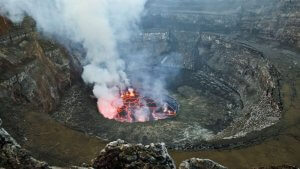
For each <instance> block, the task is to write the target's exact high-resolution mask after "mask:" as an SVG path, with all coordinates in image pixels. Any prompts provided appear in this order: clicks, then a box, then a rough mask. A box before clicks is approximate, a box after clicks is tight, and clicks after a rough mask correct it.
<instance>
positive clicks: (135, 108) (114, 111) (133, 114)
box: [98, 88, 176, 122]
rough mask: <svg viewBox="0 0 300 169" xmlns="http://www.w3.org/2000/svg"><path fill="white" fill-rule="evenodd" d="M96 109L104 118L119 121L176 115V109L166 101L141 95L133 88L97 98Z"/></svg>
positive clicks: (147, 119) (156, 118)
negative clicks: (111, 96)
mask: <svg viewBox="0 0 300 169" xmlns="http://www.w3.org/2000/svg"><path fill="white" fill-rule="evenodd" d="M98 110H99V112H100V113H101V114H102V115H103V116H104V117H105V118H108V119H115V120H117V121H120V122H146V121H150V120H160V119H166V118H169V117H173V116H176V110H175V109H174V108H172V107H171V106H170V105H169V104H168V103H167V102H161V101H158V100H156V101H155V100H154V99H152V98H150V97H147V96H141V95H140V94H139V93H138V92H137V91H136V90H135V89H133V88H128V89H127V90H125V91H121V92H120V94H119V95H118V96H115V97H114V98H111V99H103V98H101V99H98Z"/></svg>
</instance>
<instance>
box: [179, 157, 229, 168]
mask: <svg viewBox="0 0 300 169" xmlns="http://www.w3.org/2000/svg"><path fill="white" fill-rule="evenodd" d="M179 169H227V168H226V167H224V166H222V165H220V164H218V163H216V162H214V161H212V160H209V159H199V158H191V159H188V160H184V161H183V162H182V163H181V164H180V165H179Z"/></svg>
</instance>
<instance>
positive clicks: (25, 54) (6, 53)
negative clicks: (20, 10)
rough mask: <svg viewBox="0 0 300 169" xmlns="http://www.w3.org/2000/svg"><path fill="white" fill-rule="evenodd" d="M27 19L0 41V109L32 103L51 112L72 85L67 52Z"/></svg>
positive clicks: (15, 26)
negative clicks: (40, 33) (66, 89)
mask: <svg viewBox="0 0 300 169" xmlns="http://www.w3.org/2000/svg"><path fill="white" fill-rule="evenodd" d="M30 21H31V20H26V19H25V20H24V22H23V23H22V24H21V25H14V27H12V28H11V29H12V30H11V31H10V32H9V34H5V35H2V38H0V39H1V42H0V103H1V105H4V106H1V108H0V110H1V109H3V110H2V111H4V110H5V109H6V108H7V107H10V106H12V105H14V106H15V105H20V104H24V103H25V104H30V106H38V107H41V108H42V109H41V110H42V111H44V112H49V111H51V110H53V109H54V108H55V106H56V105H57V104H58V103H59V98H60V91H62V90H63V89H64V88H65V87H66V86H68V85H69V84H70V81H71V73H70V64H69V59H68V55H67V53H66V52H65V51H64V50H63V49H62V48H61V47H59V46H58V45H55V44H54V43H52V42H49V41H45V40H42V39H41V38H39V36H38V34H36V33H35V32H34V31H33V29H32V27H30V25H31V24H32V23H31V22H30Z"/></svg>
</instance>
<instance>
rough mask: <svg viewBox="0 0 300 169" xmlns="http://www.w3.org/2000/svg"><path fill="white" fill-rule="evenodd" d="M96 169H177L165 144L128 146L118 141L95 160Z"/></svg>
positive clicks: (106, 148) (109, 145)
mask: <svg viewBox="0 0 300 169" xmlns="http://www.w3.org/2000/svg"><path fill="white" fill-rule="evenodd" d="M93 168H95V169H110V168H114V169H129V168H130V169H151V168H153V169H154V168H155V169H175V168H176V167H175V164H174V161H173V159H172V158H171V157H170V155H169V154H168V151H167V149H166V146H165V144H164V143H156V144H153V143H151V144H150V145H146V146H144V145H142V144H128V143H126V142H125V141H123V140H117V141H114V142H111V143H109V144H107V146H106V147H105V148H104V149H103V150H102V151H101V152H100V155H99V156H98V157H97V158H96V159H94V162H93Z"/></svg>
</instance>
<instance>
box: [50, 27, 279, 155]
mask: <svg viewBox="0 0 300 169" xmlns="http://www.w3.org/2000/svg"><path fill="white" fill-rule="evenodd" d="M191 37H193V38H191ZM191 39H192V40H191ZM134 43H135V44H136V46H137V49H138V50H142V49H147V50H149V51H153V52H152V53H151V55H153V56H151V57H150V58H151V60H150V61H149V64H148V65H144V66H143V67H140V68H139V72H140V73H138V74H137V73H135V72H136V71H131V70H128V74H129V78H130V80H131V81H132V84H139V79H140V78H143V77H139V76H143V74H153V75H155V76H159V77H164V80H165V81H166V82H167V83H166V89H167V91H166V93H165V94H166V95H168V96H170V97H171V98H174V100H176V103H178V106H180V109H178V111H177V112H176V116H173V117H172V118H167V119H164V120H154V121H147V120H142V121H145V122H135V123H124V121H123V122H120V120H112V119H108V118H105V117H103V115H101V114H100V113H99V112H98V110H97V106H96V102H97V101H96V100H95V99H94V98H93V97H91V95H92V90H91V88H90V87H88V86H85V85H84V84H83V83H78V84H77V85H74V86H72V87H71V88H70V89H69V90H68V91H67V92H66V94H65V95H64V97H63V99H62V101H61V104H60V106H59V108H58V110H57V111H54V112H52V113H51V116H52V117H53V118H55V119H57V120H58V121H60V122H62V123H63V124H65V125H67V126H69V127H71V128H74V129H76V130H80V131H82V132H85V133H88V134H90V135H96V136H98V137H99V138H101V139H103V140H109V141H111V140H115V139H119V138H120V139H124V140H126V141H128V142H132V143H144V144H148V143H151V142H165V143H166V145H167V146H168V147H170V148H176V149H208V148H216V147H226V146H227V143H228V140H231V143H230V144H231V146H232V144H235V141H233V140H238V141H236V144H237V145H238V144H241V143H240V142H246V141H247V140H251V138H253V136H254V137H255V135H256V134H253V133H257V132H259V131H262V130H263V129H265V128H267V127H269V126H272V125H274V124H276V123H277V122H278V121H279V120H280V117H281V114H280V112H281V100H280V91H279V76H280V75H279V73H278V71H277V70H276V68H275V67H274V66H272V64H270V63H269V61H268V59H267V58H265V57H264V55H263V54H262V53H261V52H260V51H258V50H256V49H254V48H253V47H250V46H248V45H246V44H243V43H241V42H238V41H235V40H233V39H228V38H225V37H223V36H221V35H216V34H213V33H206V32H201V33H200V32H187V31H172V32H169V31H157V30H148V31H145V32H143V33H141V34H140V35H139V36H136V38H135V40H134ZM83 119H84V120H83Z"/></svg>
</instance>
